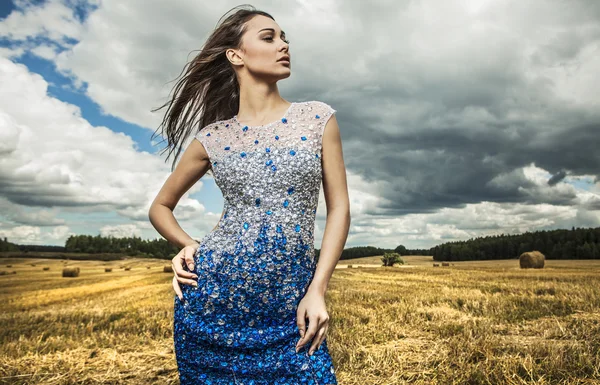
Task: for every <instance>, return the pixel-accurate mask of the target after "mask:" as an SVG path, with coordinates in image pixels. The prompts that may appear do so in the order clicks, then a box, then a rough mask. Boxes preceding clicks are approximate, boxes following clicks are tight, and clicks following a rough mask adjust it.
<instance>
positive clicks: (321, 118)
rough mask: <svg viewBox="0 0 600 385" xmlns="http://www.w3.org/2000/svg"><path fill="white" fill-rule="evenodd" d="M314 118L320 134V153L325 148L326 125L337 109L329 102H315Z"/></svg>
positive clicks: (318, 149)
mask: <svg viewBox="0 0 600 385" xmlns="http://www.w3.org/2000/svg"><path fill="white" fill-rule="evenodd" d="M312 112H313V116H312V117H313V119H315V120H316V121H317V131H316V132H317V134H318V141H317V143H318V148H317V151H318V153H319V154H321V153H322V149H323V134H324V132H325V126H326V125H327V122H328V121H329V119H331V117H332V116H333V115H334V114H335V113H336V110H335V109H334V108H333V107H331V106H330V105H329V104H327V103H325V102H321V101H315V102H313V109H312Z"/></svg>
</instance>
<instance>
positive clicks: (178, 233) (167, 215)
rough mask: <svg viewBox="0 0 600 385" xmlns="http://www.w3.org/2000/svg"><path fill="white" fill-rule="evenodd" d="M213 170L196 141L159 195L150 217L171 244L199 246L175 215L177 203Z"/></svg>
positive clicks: (206, 155) (151, 208) (180, 246)
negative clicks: (209, 170)
mask: <svg viewBox="0 0 600 385" xmlns="http://www.w3.org/2000/svg"><path fill="white" fill-rule="evenodd" d="M209 168H210V160H209V158H208V154H207V152H206V149H205V148H204V146H203V145H202V143H200V142H199V141H198V140H192V142H191V143H190V144H189V146H188V147H187V148H186V150H185V151H184V153H183V155H182V156H181V159H180V161H179V163H178V164H177V166H176V167H175V170H174V171H173V172H172V173H171V175H169V177H168V178H167V180H166V181H165V183H164V185H163V186H162V188H161V189H160V191H159V192H158V195H157V196H156V198H155V199H154V201H153V202H152V204H151V205H150V210H149V211H148V217H149V219H150V222H151V223H152V225H153V226H154V228H155V229H156V231H158V232H159V233H160V235H162V236H163V237H164V238H165V239H166V240H167V241H169V242H170V243H172V244H174V245H176V246H177V247H179V248H183V247H185V246H188V245H193V244H197V242H196V241H195V240H194V239H192V237H190V236H189V235H188V234H186V232H185V231H183V229H182V228H181V227H180V226H179V223H177V220H176V219H175V217H174V216H173V210H174V209H175V206H177V203H178V202H179V200H180V199H181V197H182V196H183V194H184V193H185V192H186V191H188V190H189V189H190V188H191V187H192V186H193V185H194V184H195V183H196V182H197V181H198V180H199V179H200V178H201V177H202V176H203V175H204V174H205V173H206V172H207V171H208V169H209Z"/></svg>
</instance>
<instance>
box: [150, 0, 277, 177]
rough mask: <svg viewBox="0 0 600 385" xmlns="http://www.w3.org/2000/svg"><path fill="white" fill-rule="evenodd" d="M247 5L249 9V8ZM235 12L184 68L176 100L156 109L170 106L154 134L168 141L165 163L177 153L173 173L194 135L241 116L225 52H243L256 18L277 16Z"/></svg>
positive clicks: (237, 91)
mask: <svg viewBox="0 0 600 385" xmlns="http://www.w3.org/2000/svg"><path fill="white" fill-rule="evenodd" d="M245 6H249V8H247V9H246V8H245ZM235 9H237V11H235V13H233V14H231V15H230V16H228V17H227V18H226V19H225V20H224V21H223V22H222V23H219V22H220V21H221V20H222V19H223V17H225V16H226V15H227V13H229V12H231V10H229V11H228V12H227V13H226V14H225V15H224V16H222V17H221V19H219V22H217V27H216V28H215V30H214V31H213V32H212V33H211V35H210V36H209V37H208V39H207V40H206V42H205V43H204V46H202V48H201V49H200V50H199V51H200V52H199V53H198V55H196V57H194V59H192V60H191V61H190V62H188V63H187V64H186V65H185V66H184V69H183V71H182V73H184V72H185V74H184V75H183V76H182V77H181V79H179V80H178V81H177V83H176V84H175V86H174V87H173V96H172V98H171V99H170V100H169V101H168V102H167V103H165V104H163V105H162V106H161V107H159V108H156V109H154V110H152V112H154V111H158V110H160V109H162V108H164V107H166V106H168V108H167V111H166V113H165V116H164V118H163V121H162V123H161V124H160V126H159V127H158V128H157V130H156V131H155V132H154V134H152V139H153V138H154V137H155V135H156V134H157V133H159V132H160V134H161V135H162V137H163V138H166V140H167V147H165V149H164V150H163V151H162V152H161V154H162V153H164V152H165V151H167V150H168V151H169V153H168V155H167V158H166V160H165V162H166V161H167V160H168V159H169V157H170V156H171V155H172V154H173V152H175V158H174V159H173V164H172V165H171V171H173V170H174V169H175V164H176V162H177V158H178V157H179V154H180V153H181V151H182V147H183V144H184V143H185V142H186V140H187V139H188V137H189V136H190V135H195V134H196V132H197V131H198V130H200V129H201V128H203V127H205V126H207V125H209V124H211V123H214V122H216V121H219V120H224V119H229V118H231V117H233V116H234V115H235V114H236V113H237V110H238V108H239V104H240V86H239V83H238V80H237V77H236V74H235V71H234V70H233V67H232V65H231V63H230V62H229V60H228V59H227V56H226V55H225V52H226V51H227V50H228V49H230V48H234V49H242V47H241V42H242V35H243V34H244V32H245V31H246V29H247V28H246V22H247V21H249V20H250V19H252V18H253V17H254V16H256V15H263V16H266V17H269V18H271V19H273V20H275V19H274V18H273V16H271V15H269V14H268V13H266V12H263V11H259V10H257V9H256V8H254V7H253V6H252V5H249V4H243V5H240V6H237V7H235V8H232V10H235ZM192 52H193V51H192ZM180 76H181V73H180ZM176 80H177V79H176ZM209 173H210V170H209Z"/></svg>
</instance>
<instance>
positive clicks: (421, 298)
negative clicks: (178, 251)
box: [0, 256, 600, 385]
mask: <svg viewBox="0 0 600 385" xmlns="http://www.w3.org/2000/svg"><path fill="white" fill-rule="evenodd" d="M403 258H404V259H405V261H406V262H407V263H408V266H413V268H410V269H406V268H398V267H394V268H374V267H359V268H352V269H336V271H335V273H334V276H333V278H332V280H331V282H330V284H329V290H328V292H327V304H328V310H329V314H330V316H331V321H330V328H329V334H328V344H329V348H330V351H331V354H332V356H333V359H334V365H335V367H336V369H337V375H338V380H339V383H340V384H343V385H354V384H361V385H365V384H368V385H371V384H494V385H495V384H509V385H512V384H540V385H541V384H553V385H554V384H600V285H598V281H599V280H598V278H597V277H598V276H600V274H599V273H600V261H552V260H549V261H546V267H545V268H544V269H541V270H537V269H534V270H521V269H519V268H518V264H519V261H518V260H517V259H514V260H505V261H480V262H455V263H454V265H452V266H449V267H441V266H440V267H435V268H434V267H433V266H432V262H433V261H432V260H431V258H430V257H420V256H419V257H417V256H415V257H410V256H409V257H403ZM377 263H378V259H377V258H372V259H370V260H365V261H363V260H352V261H342V262H340V265H346V264H352V265H360V264H364V265H373V266H374V265H376V264H377ZM8 264H10V265H12V266H11V267H10V271H13V270H15V271H17V274H9V275H3V276H0V287H1V289H2V290H1V294H0V299H1V300H2V303H3V311H2V313H1V314H0V322H1V323H2V329H0V341H1V347H0V384H177V383H178V380H177V367H176V363H175V357H174V353H173V340H172V317H173V298H174V293H173V291H172V287H171V279H172V274H169V273H164V272H163V266H164V265H165V261H158V260H157V261H148V260H138V261H135V260H134V261H127V262H126V263H123V262H122V261H115V262H95V261H77V262H74V261H73V262H69V263H68V264H67V265H68V266H79V267H80V268H81V273H80V276H79V277H72V278H63V277H61V270H62V267H63V266H64V265H65V264H64V263H63V262H62V261H60V260H55V261H52V260H43V259H39V260H31V259H6V258H5V259H4V260H3V263H2V265H3V267H2V268H0V270H9V269H8V268H6V265H8ZM32 264H38V265H44V266H49V267H50V270H48V271H43V270H42V269H40V268H39V267H35V266H31V265H32ZM121 266H126V267H130V268H131V270H129V271H125V270H124V269H122V268H120V267H121ZM147 266H150V267H151V268H150V269H148V268H147ZM106 267H109V268H111V267H112V268H113V271H112V272H111V273H110V274H107V273H105V268H106Z"/></svg>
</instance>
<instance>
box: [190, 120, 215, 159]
mask: <svg viewBox="0 0 600 385" xmlns="http://www.w3.org/2000/svg"><path fill="white" fill-rule="evenodd" d="M213 131H214V124H209V125H208V126H205V127H203V128H202V129H200V130H199V131H198V133H196V135H195V136H194V138H195V139H196V140H198V141H199V142H200V143H202V146H203V147H204V150H205V151H206V153H207V154H208V159H209V161H210V164H211V168H212V166H213V164H214V162H216V159H215V157H214V155H213V147H214V144H215V141H214V138H215V136H214V135H213V134H214V132H213Z"/></svg>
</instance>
